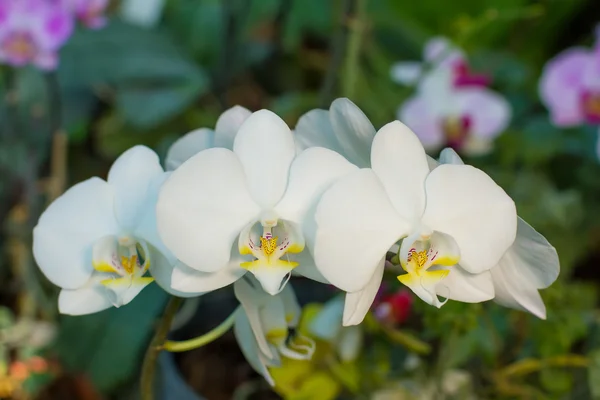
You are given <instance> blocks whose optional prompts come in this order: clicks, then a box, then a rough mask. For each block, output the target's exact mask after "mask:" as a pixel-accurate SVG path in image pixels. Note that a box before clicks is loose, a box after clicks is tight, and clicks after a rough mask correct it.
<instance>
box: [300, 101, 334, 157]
mask: <svg viewBox="0 0 600 400" xmlns="http://www.w3.org/2000/svg"><path fill="white" fill-rule="evenodd" d="M294 140H295V141H296V144H297V146H298V148H299V149H300V150H305V149H307V148H309V147H317V146H318V147H325V148H327V149H330V150H333V151H337V152H338V153H341V152H342V149H341V148H340V144H339V143H338V141H337V139H336V137H335V134H334V133H333V127H332V126H331V120H330V118H329V111H326V110H320V109H315V110H310V111H309V112H307V113H306V114H304V115H303V116H301V117H300V119H299V120H298V123H297V124H296V129H295V130H294Z"/></svg>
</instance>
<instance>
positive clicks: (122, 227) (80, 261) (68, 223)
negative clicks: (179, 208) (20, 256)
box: [33, 146, 172, 315]
mask: <svg viewBox="0 0 600 400" xmlns="http://www.w3.org/2000/svg"><path fill="white" fill-rule="evenodd" d="M165 178H166V174H165V172H164V171H163V169H162V167H161V166H160V163H159V159H158V156H157V155H156V153H154V152H153V151H152V150H150V149H149V148H147V147H144V146H136V147H133V148H131V149H129V150H127V151H126V152H125V153H123V154H122V155H121V156H120V157H119V158H118V159H117V160H116V161H115V163H114V164H113V165H112V167H111V169H110V171H109V173H108V179H107V180H106V181H104V180H102V179H100V178H96V177H94V178H90V179H88V180H86V181H83V182H81V183H78V184H76V185H75V186H73V187H71V188H70V189H69V190H67V191H66V192H65V193H64V194H63V195H62V196H60V197H59V198H58V199H56V200H55V201H54V202H53V203H52V204H51V205H50V206H49V207H48V208H47V209H46V210H45V211H44V212H43V213H42V215H41V217H40V219H39V222H38V224H37V226H36V227H35V229H34V230H33V254H34V256H35V260H36V261H37V263H38V265H39V266H40V268H41V270H42V272H43V273H44V275H46V277H47V278H48V279H49V280H50V281H51V282H52V283H54V284H55V285H57V286H59V287H60V288H62V290H61V292H60V295H59V298H58V307H59V310H60V312H61V313H63V314H71V315H81V314H89V313H94V312H97V311H101V310H104V309H107V308H109V307H112V306H115V307H119V306H122V305H125V304H127V303H129V302H130V301H131V300H133V298H134V297H135V296H137V294H138V293H140V291H141V290H142V289H143V288H144V287H146V286H147V285H148V284H149V283H151V282H152V281H153V278H151V277H147V276H145V274H146V271H148V269H149V268H150V267H152V268H153V269H160V268H163V267H165V268H167V269H168V266H169V264H170V262H171V261H170V260H171V259H172V256H171V255H170V254H169V252H168V251H167V250H166V249H165V248H164V246H163V245H162V243H161V241H160V239H159V237H158V233H157V231H156V219H155V216H154V215H155V214H154V208H155V204H156V199H157V195H158V188H159V186H160V185H161V184H162V182H163V181H164V179H165Z"/></svg>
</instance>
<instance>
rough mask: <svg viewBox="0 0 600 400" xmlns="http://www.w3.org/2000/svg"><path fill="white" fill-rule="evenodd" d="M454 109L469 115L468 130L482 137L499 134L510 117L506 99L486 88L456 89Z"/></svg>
mask: <svg viewBox="0 0 600 400" xmlns="http://www.w3.org/2000/svg"><path fill="white" fill-rule="evenodd" d="M454 102H455V104H456V111H457V112H458V114H459V115H460V116H461V117H462V116H468V117H469V126H468V129H469V132H470V134H472V135H475V136H479V137H482V138H487V139H493V138H495V137H496V136H498V135H499V134H501V133H502V132H503V131H504V130H505V129H506V127H507V126H508V124H509V123H510V118H511V109H510V105H509V104H508V102H507V101H506V99H505V98H504V97H502V96H500V95H499V94H497V93H494V92H493V91H491V90H489V89H486V88H464V89H460V90H456V92H455V98H454Z"/></svg>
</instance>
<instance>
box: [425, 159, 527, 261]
mask: <svg viewBox="0 0 600 400" xmlns="http://www.w3.org/2000/svg"><path fill="white" fill-rule="evenodd" d="M425 185H426V191H427V209H426V210H425V214H424V215H423V219H422V222H423V224H425V225H427V226H428V227H430V228H431V229H433V230H436V231H439V232H444V233H446V234H448V235H450V236H452V237H453V238H454V240H456V243H458V246H459V247H460V252H461V260H460V265H461V267H463V268H465V269H466V270H467V271H469V272H471V273H479V272H482V271H485V270H488V269H490V268H492V267H493V266H494V265H496V264H497V263H498V261H499V260H500V257H502V255H503V254H504V252H506V250H507V249H508V247H509V246H510V245H511V244H512V243H513V242H514V240H515V236H516V233H517V213H516V209H515V204H514V202H513V201H512V199H511V198H510V197H509V196H508V195H507V194H506V193H505V192H504V190H502V188H501V187H500V186H498V185H497V184H496V183H495V182H494V181H493V180H492V179H491V178H490V177H489V176H487V175H486V174H485V173H484V172H483V171H481V170H479V169H477V168H473V167H471V166H468V165H449V164H445V165H440V166H439V167H437V168H436V169H434V170H433V171H432V172H431V174H430V175H429V177H428V178H427V181H426V183H425Z"/></svg>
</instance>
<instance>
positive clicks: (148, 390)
mask: <svg viewBox="0 0 600 400" xmlns="http://www.w3.org/2000/svg"><path fill="white" fill-rule="evenodd" d="M182 301H183V299H181V298H179V297H171V299H170V300H169V303H168V304H167V306H166V307H165V311H164V313H163V316H162V318H161V320H160V322H159V324H158V326H157V328H156V333H155V334H154V337H153V338H152V341H151V342H150V346H148V350H147V351H146V356H145V357H144V363H143V365H142V375H141V378H140V394H141V398H142V400H153V399H154V390H153V389H154V387H153V383H154V375H155V370H156V361H157V359H158V354H159V353H160V351H161V349H162V345H163V343H165V339H166V338H167V335H168V334H169V330H170V328H171V322H172V321H173V317H175V313H176V312H177V310H178V309H179V305H180V304H181V302H182Z"/></svg>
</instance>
